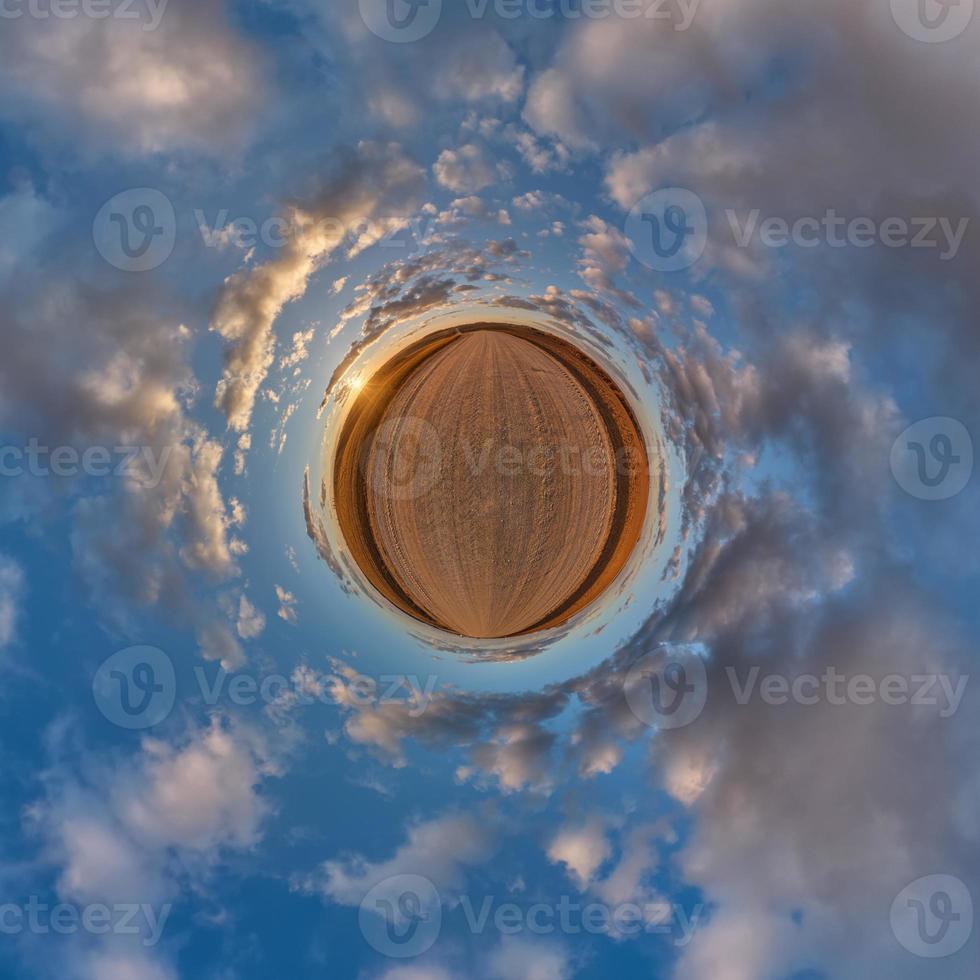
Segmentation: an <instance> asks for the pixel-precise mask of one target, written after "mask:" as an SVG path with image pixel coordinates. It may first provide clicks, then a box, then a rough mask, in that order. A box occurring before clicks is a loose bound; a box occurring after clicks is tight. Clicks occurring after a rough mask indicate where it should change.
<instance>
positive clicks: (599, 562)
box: [333, 324, 649, 638]
mask: <svg viewBox="0 0 980 980" xmlns="http://www.w3.org/2000/svg"><path fill="white" fill-rule="evenodd" d="M333 491H334V506H335V510H336V515H337V519H338V523H339V526H340V529H341V532H342V534H343V537H344V540H345V542H346V543H347V546H348V547H349V549H350V551H351V554H352V557H353V558H354V560H355V561H356V563H357V565H358V567H359V568H360V569H361V571H362V572H363V573H364V575H365V576H366V578H367V579H368V581H369V582H370V584H371V585H372V586H373V587H374V588H375V589H376V590H377V591H378V592H379V593H380V594H381V595H382V596H384V597H385V598H386V599H387V600H388V601H389V602H391V603H392V604H393V605H395V606H396V607H397V608H399V609H401V610H402V611H403V612H405V613H407V614H408V615H410V616H412V617H413V618H415V619H417V620H419V621H421V622H424V623H427V624H429V625H430V626H433V627H436V628H438V629H441V630H445V631H447V632H450V633H454V634H457V635H459V636H465V637H472V638H503V637H513V636H519V635H524V634H527V633H533V632H537V631H539V630H544V629H550V628H554V627H557V626H560V625H561V624H563V623H565V622H567V621H568V620H569V619H570V618H571V617H572V616H574V615H575V614H576V613H577V612H579V611H580V610H582V609H584V608H585V607H586V606H588V605H590V604H591V603H592V602H594V601H595V600H596V599H597V598H598V596H599V595H601V594H602V593H603V592H605V590H606V589H607V588H608V587H609V585H610V584H611V583H612V582H614V581H615V579H616V578H617V577H618V575H619V573H620V572H621V571H622V569H623V567H624V565H625V564H626V562H627V560H628V558H629V556H630V554H631V553H632V551H633V549H634V548H635V546H636V543H637V541H638V540H639V537H640V534H641V531H642V527H643V522H644V518H645V514H646V509H647V501H648V496H649V461H648V457H647V453H646V449H645V446H644V441H643V438H642V435H641V432H640V428H639V425H638V424H637V421H636V418H635V416H634V414H633V412H632V410H631V409H630V407H629V404H628V403H627V401H626V399H625V398H624V396H623V394H622V392H621V390H620V389H619V387H618V386H617V385H616V384H615V382H614V381H613V380H612V379H611V378H610V377H609V375H608V374H607V373H606V372H605V371H603V370H602V369H601V368H600V367H599V366H598V364H596V362H595V361H594V360H592V359H591V358H590V357H588V356H587V355H586V354H585V353H584V352H582V351H581V350H579V349H578V348H577V347H576V346H574V345H573V344H571V343H569V342H567V341H566V340H563V339H561V338H558V337H555V336H552V335H551V334H548V333H545V332H543V331H538V330H533V329H530V328H526V327H516V326H510V325H492V324H474V325H472V326H468V327H465V328H456V329H453V330H449V331H442V332H440V333H438V334H434V335H430V336H429V337H427V338H426V339H425V340H424V341H421V342H419V343H417V344H415V345H413V346H411V347H409V348H407V349H406V350H403V351H401V352H400V353H398V354H397V355H395V356H394V357H393V358H391V359H390V360H389V361H388V362H387V363H386V364H384V365H383V366H382V367H381V368H380V369H379V370H378V371H376V372H375V373H374V375H373V376H372V377H371V378H369V379H368V381H367V382H366V383H365V384H363V386H361V387H360V389H359V391H358V393H357V396H356V400H355V402H354V404H353V406H352V407H351V409H350V411H349V413H348V415H347V418H346V420H345V422H344V425H343V428H342V431H341V434H340V436H339V438H338V441H337V448H336V454H335V458H334V466H333Z"/></svg>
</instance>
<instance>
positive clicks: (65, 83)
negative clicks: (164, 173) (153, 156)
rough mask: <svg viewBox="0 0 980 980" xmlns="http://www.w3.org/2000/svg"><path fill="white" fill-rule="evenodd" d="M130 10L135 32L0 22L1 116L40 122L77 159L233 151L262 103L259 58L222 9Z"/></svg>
mask: <svg viewBox="0 0 980 980" xmlns="http://www.w3.org/2000/svg"><path fill="white" fill-rule="evenodd" d="M132 9H133V10H134V11H135V10H137V9H138V10H140V11H141V12H142V13H143V15H144V16H143V22H142V23H141V22H140V21H138V20H133V19H125V18H120V17H109V18H106V19H97V18H93V17H85V16H76V17H73V18H72V17H69V18H65V17H48V18H46V19H38V18H36V17H28V16H24V17H21V18H18V19H6V20H5V21H4V31H3V34H2V35H0V89H2V90H4V92H5V94H4V97H3V106H4V108H3V110H2V111H3V112H4V113H5V114H6V115H8V116H12V117H14V118H15V119H17V120H20V119H21V116H22V114H23V115H24V117H26V118H27V119H31V120H32V121H37V120H39V119H40V120H42V121H43V122H44V123H46V126H45V129H44V130H42V132H43V133H44V135H45V136H46V137H47V138H49V139H62V138H64V137H66V136H70V138H71V141H72V142H71V145H72V147H73V149H75V150H76V152H77V149H78V148H79V147H81V148H83V149H87V150H89V151H91V152H93V153H102V152H105V150H107V149H111V150H113V151H115V152H122V153H131V154H149V153H157V152H176V151H182V150H193V151H197V152H201V153H205V154H213V153H218V152H222V153H223V152H227V151H228V149H229V147H236V146H238V145H240V143H241V141H242V139H243V137H244V135H245V133H246V132H247V130H248V128H249V126H250V124H251V122H252V120H253V119H254V117H255V115H256V111H257V108H258V107H259V106H260V105H261V103H262V97H263V87H264V86H263V84H262V81H263V77H262V76H263V73H262V71H261V60H262V58H261V54H260V52H259V51H258V50H257V49H256V48H254V47H253V46H252V45H251V44H249V43H248V42H247V41H246V40H245V39H244V38H243V37H241V36H240V35H239V34H238V33H237V32H236V31H235V29H234V28H233V27H232V26H231V24H230V23H229V22H228V18H227V13H226V10H225V3H224V2H223V0H197V2H195V3H178V2H171V3H165V4H162V5H160V4H153V5H150V6H141V7H139V8H137V7H134V8H132ZM154 10H158V11H159V13H160V15H161V16H159V19H158V23H157V24H154V23H153V18H152V17H151V11H154ZM151 27H152V28H153V29H149V28H151Z"/></svg>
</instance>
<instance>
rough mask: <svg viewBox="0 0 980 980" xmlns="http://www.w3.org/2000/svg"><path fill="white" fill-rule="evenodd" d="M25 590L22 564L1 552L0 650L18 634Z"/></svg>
mask: <svg viewBox="0 0 980 980" xmlns="http://www.w3.org/2000/svg"><path fill="white" fill-rule="evenodd" d="M23 592H24V573H23V571H22V570H21V567H20V565H18V564H17V562H15V561H14V560H13V559H12V558H8V557H7V556H5V555H3V554H0V650H2V649H3V648H4V647H6V646H8V645H9V644H10V643H11V642H13V640H14V638H15V636H16V633H17V619H18V617H19V615H20V601H21V596H22V595H23Z"/></svg>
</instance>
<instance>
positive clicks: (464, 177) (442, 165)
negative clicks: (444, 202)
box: [432, 143, 497, 194]
mask: <svg viewBox="0 0 980 980" xmlns="http://www.w3.org/2000/svg"><path fill="white" fill-rule="evenodd" d="M432 171H433V173H434V174H435V176H436V180H437V181H438V182H439V183H440V184H441V185H442V186H443V187H446V188H448V189H449V190H451V191H452V192H453V193H455V194H475V193H476V192H477V191H480V190H482V189H483V188H484V187H489V186H490V184H492V183H494V181H495V180H496V179H497V171H496V168H495V167H494V166H493V165H492V164H491V163H490V162H489V161H488V160H487V158H486V156H485V154H484V152H483V150H481V149H480V147H479V146H477V145H476V144H475V143H465V144H464V145H463V146H461V147H459V149H456V150H443V151H442V153H440V154H439V158H438V159H437V160H436V162H435V163H434V164H433V166H432Z"/></svg>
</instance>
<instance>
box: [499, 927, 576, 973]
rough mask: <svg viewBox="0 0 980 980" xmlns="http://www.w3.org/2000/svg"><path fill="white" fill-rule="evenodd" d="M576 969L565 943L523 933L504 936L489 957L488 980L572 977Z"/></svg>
mask: <svg viewBox="0 0 980 980" xmlns="http://www.w3.org/2000/svg"><path fill="white" fill-rule="evenodd" d="M574 972H575V970H574V967H573V965H572V960H571V956H570V955H569V952H568V950H567V949H566V948H565V947H564V946H562V945H561V944H559V943H557V942H554V941H549V940H542V939H528V938H526V937H523V936H505V937H504V938H503V939H502V940H501V942H500V945H499V946H498V947H497V948H496V949H495V950H494V951H493V952H492V953H491V954H490V956H489V957H488V959H487V977H488V978H489V980H516V978H518V977H519V978H520V980H569V978H571V977H572V976H573V974H574Z"/></svg>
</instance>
